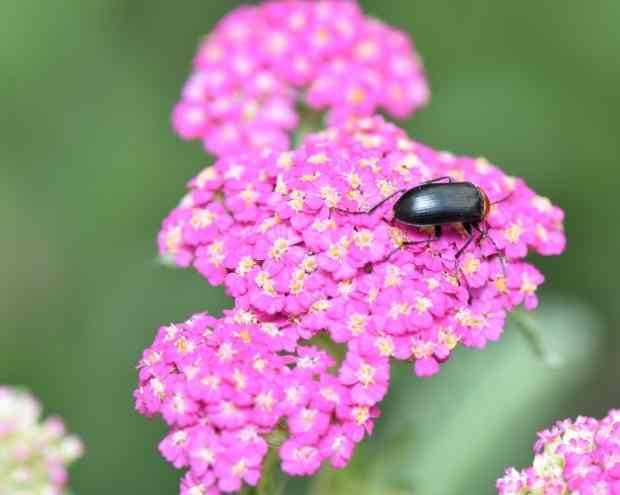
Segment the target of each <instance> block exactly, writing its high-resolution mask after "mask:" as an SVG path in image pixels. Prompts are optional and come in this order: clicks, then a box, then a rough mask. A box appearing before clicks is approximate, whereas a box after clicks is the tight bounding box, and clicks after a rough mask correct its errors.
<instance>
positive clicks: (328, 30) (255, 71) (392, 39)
mask: <svg viewBox="0 0 620 495" xmlns="http://www.w3.org/2000/svg"><path fill="white" fill-rule="evenodd" d="M428 98H429V90H428V86H427V82H426V79H425V76H424V72H423V69H422V64H421V62H420V60H419V58H418V55H417V54H416V53H415V51H414V49H413V47H412V45H411V42H410V41H409V38H408V36H407V35H405V34H404V33H401V32H399V31H396V30H395V29H393V28H391V27H388V26H386V25H384V24H382V23H381V22H379V21H378V20H375V19H372V18H368V17H366V16H364V15H363V13H362V12H361V10H360V8H359V7H358V5H357V4H356V2H354V1H346V0H344V1H343V0H321V1H309V0H275V1H270V2H265V3H262V4H260V5H257V6H244V7H240V8H238V9H236V10H234V11H232V12H231V13H230V14H228V15H227V16H226V17H225V18H224V19H222V20H221V21H220V23H219V24H218V25H217V26H216V28H215V30H214V31H213V32H212V33H210V34H209V35H208V36H207V37H206V39H205V41H204V42H203V43H202V45H201V46H200V48H199V50H198V53H197V54H196V56H195V58H194V70H193V72H192V74H191V76H190V78H189V80H188V81H187V83H186V84H185V87H184V89H183V92H182V98H181V101H180V102H179V103H178V104H177V105H176V107H175V109H174V112H173V125H174V128H175V129H176V131H177V132H178V134H179V135H180V136H181V137H183V138H184V139H202V140H203V142H204V146H205V148H206V149H207V150H208V151H210V152H212V153H214V154H216V155H226V154H230V153H231V152H233V153H236V152H238V150H240V149H244V150H247V149H263V148H275V149H286V148H287V146H288V142H289V137H288V133H289V132H290V131H291V130H293V129H295V128H296V127H297V125H298V124H299V115H298V112H297V109H296V105H297V104H298V103H300V102H303V103H304V104H305V105H307V106H309V107H310V108H312V109H329V119H330V122H331V123H336V122H342V121H343V120H346V119H348V118H350V117H360V116H369V115H372V114H373V113H374V111H376V110H377V109H379V108H383V109H385V110H386V111H387V112H389V113H390V114H392V115H394V116H397V117H404V116H406V115H408V114H410V113H411V112H413V111H414V110H416V109H417V108H418V107H420V106H422V105H424V104H425V103H426V102H427V100H428Z"/></svg>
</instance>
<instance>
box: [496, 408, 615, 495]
mask: <svg viewBox="0 0 620 495" xmlns="http://www.w3.org/2000/svg"><path fill="white" fill-rule="evenodd" d="M534 452H535V453H536V456H535V457H534V463H533V465H532V466H531V467H528V468H527V469H524V470H522V471H518V470H516V469H515V468H510V469H507V470H506V473H505V476H504V477H503V478H501V479H499V480H498V481H497V490H498V493H499V494H500V495H573V494H580V495H620V410H612V411H610V412H609V414H608V415H607V416H606V417H605V418H603V419H601V420H597V419H594V418H588V417H583V416H580V417H578V418H577V419H576V420H575V421H572V420H570V419H566V420H564V421H558V422H557V423H556V424H555V425H554V426H553V427H552V428H551V429H549V430H545V431H543V432H541V433H539V434H538V440H537V442H536V443H535V445H534Z"/></svg>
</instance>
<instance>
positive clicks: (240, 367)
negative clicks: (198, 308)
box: [135, 309, 389, 495]
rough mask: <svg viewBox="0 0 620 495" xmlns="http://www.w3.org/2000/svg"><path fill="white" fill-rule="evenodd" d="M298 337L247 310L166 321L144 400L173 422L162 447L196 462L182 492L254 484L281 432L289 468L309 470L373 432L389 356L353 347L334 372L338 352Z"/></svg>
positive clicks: (338, 459)
mask: <svg viewBox="0 0 620 495" xmlns="http://www.w3.org/2000/svg"><path fill="white" fill-rule="evenodd" d="M298 337H299V336H298V333H297V330H296V328H295V327H294V326H292V325H291V324H290V323H289V322H287V321H286V320H282V319H278V318H271V317H266V316H264V315H262V316H261V315H259V314H258V313H255V312H251V311H248V310H242V309H236V310H233V311H228V312H226V314H225V316H224V317H223V318H221V319H216V318H213V317H211V316H209V315H207V314H198V315H195V316H193V317H192V318H191V319H189V320H188V321H186V322H185V323H181V324H173V325H170V326H166V327H162V328H160V330H159V332H158V334H157V337H156V339H155V342H154V343H153V345H152V346H151V347H150V348H148V349H146V351H145V352H144V356H143V359H142V360H141V362H140V365H139V369H140V374H139V376H140V385H139V388H138V390H137V391H136V393H135V398H136V407H137V409H138V410H139V411H140V412H141V413H142V414H145V415H147V416H153V415H155V414H160V415H161V416H163V418H164V420H165V421H166V422H167V423H168V425H169V426H170V428H171V431H170V433H169V434H168V436H166V438H164V440H163V441H162V442H161V444H160V450H161V452H162V454H163V456H164V457H165V458H166V459H167V460H168V461H169V462H171V463H172V464H173V465H174V466H176V467H177V468H187V469H188V472H187V475H186V476H185V478H184V479H183V481H182V484H181V493H182V494H187V495H195V494H217V493H220V492H226V493H229V492H235V491H238V490H240V489H241V488H242V486H243V484H244V482H245V483H247V484H248V485H256V484H257V482H258V480H259V478H260V476H261V465H262V462H263V460H264V457H265V455H266V454H267V451H268V448H269V443H268V442H269V441H270V439H272V438H273V434H274V433H275V434H276V435H277V436H280V437H282V436H284V437H286V441H285V442H284V443H283V444H282V445H281V447H280V449H279V453H280V456H281V458H282V469H283V470H284V471H285V472H287V473H289V474H293V475H306V474H312V473H314V472H316V471H317V470H318V469H319V467H320V465H321V463H322V462H323V461H329V462H330V463H331V464H332V466H334V467H337V468H339V467H343V466H344V465H345V464H346V463H347V461H348V460H349V458H350V456H351V454H352V451H353V447H354V445H355V444H356V443H358V442H359V441H361V440H362V438H363V437H364V435H365V434H366V433H367V432H370V431H371V430H372V426H373V420H374V418H375V417H376V416H377V415H378V411H377V408H376V404H377V402H378V401H380V400H381V399H382V398H383V396H384V394H385V392H386V390H387V386H388V375H389V373H388V369H387V367H388V362H387V358H385V357H382V356H380V355H379V354H378V353H376V352H372V351H370V352H369V351H365V350H362V349H355V348H354V347H351V348H350V349H349V351H348V353H347V356H346V357H345V360H344V362H343V364H342V366H341V369H340V370H339V373H338V374H332V373H331V372H330V371H332V368H333V367H334V365H335V361H334V359H333V358H332V357H330V356H329V355H328V354H327V353H326V352H325V351H323V350H321V349H319V348H315V347H310V346H300V345H298V343H297V340H298ZM270 434H271V435H270Z"/></svg>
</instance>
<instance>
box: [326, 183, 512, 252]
mask: <svg viewBox="0 0 620 495" xmlns="http://www.w3.org/2000/svg"><path fill="white" fill-rule="evenodd" d="M442 181H447V182H445V183H442ZM398 194H401V196H400V197H399V198H398V200H397V201H396V202H395V203H394V206H393V211H394V218H395V219H396V220H397V221H398V222H400V223H402V224H405V225H408V226H411V227H434V229H435V237H433V238H430V239H424V240H417V241H406V242H404V243H403V246H407V245H412V244H423V243H427V242H433V241H437V240H439V239H440V238H441V232H442V226H443V225H454V224H457V225H462V227H463V229H464V230H465V232H466V233H467V236H468V237H467V240H466V241H465V243H464V244H463V245H462V246H461V247H460V248H459V250H458V251H457V252H456V254H455V256H454V261H455V263H457V262H458V258H459V257H460V256H461V255H462V254H463V253H464V252H465V250H466V249H467V247H468V246H469V245H470V244H471V243H472V242H473V240H474V239H475V237H474V233H473V230H476V231H477V232H479V233H480V239H482V238H488V239H489V240H490V241H491V243H492V244H495V242H494V241H493V239H492V238H491V237H488V236H487V231H486V230H483V229H482V228H481V227H480V225H481V223H482V222H484V220H485V219H486V217H487V216H488V214H489V211H490V210H491V205H493V204H497V203H501V202H502V201H505V200H506V199H508V198H509V197H510V194H508V195H507V196H506V197H504V198H502V199H500V200H499V201H495V202H493V203H491V202H490V200H489V197H488V196H487V194H486V193H485V192H484V190H483V189H481V188H480V187H478V186H476V185H474V184H472V183H471V182H454V181H453V179H452V177H450V176H445V177H437V178H436V179H432V180H429V181H426V182H423V183H422V184H419V185H417V186H415V187H413V188H411V189H408V190H403V189H399V190H397V191H395V192H394V193H392V194H390V195H389V196H387V197H386V198H384V199H382V200H381V201H380V202H379V203H377V204H376V205H374V206H373V207H372V208H370V210H367V211H353V212H350V211H346V210H338V211H340V212H343V213H353V214H372V213H374V212H375V211H376V210H377V209H378V208H379V207H380V206H382V205H383V204H385V203H386V202H387V201H389V200H391V199H392V198H394V197H395V196H397V195H398ZM495 249H496V251H497V253H498V255H499V257H500V259H501V260H502V264H504V257H503V255H502V254H500V252H499V249H498V247H497V246H495ZM388 257H389V256H388Z"/></svg>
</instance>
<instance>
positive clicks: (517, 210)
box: [159, 118, 565, 375]
mask: <svg viewBox="0 0 620 495" xmlns="http://www.w3.org/2000/svg"><path fill="white" fill-rule="evenodd" d="M446 175H449V176H451V177H453V178H455V179H457V180H465V181H471V182H473V183H474V184H476V185H478V186H479V187H481V188H482V189H483V190H484V191H485V192H486V194H487V195H488V196H489V198H490V200H491V202H496V201H499V203H497V204H495V205H493V206H492V208H491V211H490V214H489V216H488V217H487V219H486V220H485V222H484V224H483V225H482V228H483V230H488V235H487V236H484V237H481V236H479V237H481V238H480V239H478V240H477V241H476V242H475V243H472V244H471V245H470V247H469V248H468V249H467V250H466V252H465V253H464V254H463V255H462V256H461V257H460V258H459V260H458V263H455V254H456V251H457V250H458V249H459V248H460V247H461V246H462V245H463V243H464V242H465V235H464V233H463V232H462V230H461V229H459V228H458V226H455V227H448V228H445V229H444V234H443V236H442V238H441V240H439V241H436V242H429V243H421V244H416V245H408V246H407V245H405V243H406V242H407V241H416V240H417V241H419V240H423V239H430V238H431V237H432V232H427V231H425V230H423V229H419V228H414V227H407V226H404V225H403V224H400V223H398V222H397V221H395V220H394V219H393V218H392V204H393V201H394V200H392V201H388V202H386V203H385V205H383V206H382V207H380V208H378V209H377V210H376V211H375V212H374V213H373V214H372V215H370V214H366V213H363V214H354V213H351V212H365V211H367V210H368V209H369V208H370V207H371V206H373V205H375V204H377V203H378V202H379V201H380V200H381V199H382V198H385V197H387V196H389V195H390V194H392V193H393V192H395V191H398V190H401V189H408V188H411V187H413V186H415V185H418V184H420V183H421V182H423V181H426V180H429V179H433V178H436V177H440V176H446ZM562 220H563V213H562V211H561V210H560V209H559V208H557V207H555V206H553V205H552V204H551V203H550V202H549V200H548V199H546V198H544V197H542V196H538V195H537V194H535V193H534V192H533V191H532V190H531V189H529V188H528V187H527V186H526V185H525V183H524V182H523V181H522V180H520V179H517V178H513V177H509V176H507V175H505V174H504V173H503V172H501V171H500V170H499V169H498V168H496V167H494V166H492V165H490V164H489V163H488V162H487V161H485V160H483V159H473V158H468V157H459V156H454V155H451V154H449V153H442V152H437V151H434V150H432V149H430V148H428V147H426V146H424V145H422V144H419V143H416V142H413V141H411V140H409V139H408V138H407V136H406V134H405V133H404V131H402V130H400V129H398V128H397V127H395V126H394V125H391V124H388V123H386V122H385V121H383V120H382V119H381V118H372V119H364V120H360V121H356V122H354V123H351V122H349V123H347V124H346V125H344V126H342V127H336V128H332V129H329V130H327V131H325V132H322V133H319V134H315V135H310V136H309V137H308V138H307V139H306V140H305V142H304V144H303V145H302V146H301V147H300V148H299V149H298V150H296V151H291V152H282V153H271V154H270V153H266V154H263V155H262V156H259V157H251V156H245V157H242V158H237V159H235V158H228V159H226V160H220V161H218V162H217V163H216V164H215V166H214V167H209V168H207V169H205V170H204V171H203V172H202V173H201V174H200V175H199V176H198V177H197V178H196V179H194V180H193V181H192V182H191V183H190V192H189V193H188V195H187V196H186V197H185V198H184V199H183V201H182V203H181V205H180V206H179V207H178V208H177V209H175V210H174V211H173V212H172V213H171V215H170V216H169V217H168V218H167V219H166V220H165V221H164V224H163V229H162V231H161V233H160V237H159V241H160V243H159V244H160V250H161V252H162V254H163V255H165V256H170V257H173V258H174V260H175V261H176V263H177V264H179V265H182V266H187V265H189V264H192V263H193V265H194V266H195V267H196V268H197V269H198V271H199V272H200V273H201V274H203V275H204V276H205V277H206V278H207V279H208V280H209V281H210V282H211V283H212V284H219V283H221V282H223V283H224V284H225V286H226V288H227V290H228V292H229V294H230V295H232V296H234V297H235V298H236V299H237V300H238V301H241V302H242V303H243V304H246V305H248V306H249V307H253V308H255V309H256V310H259V311H262V312H265V313H268V314H272V315H288V317H294V318H293V319H292V321H293V323H291V326H293V327H294V328H295V332H297V333H298V334H299V335H301V336H303V337H304V338H309V337H312V336H313V335H314V334H315V333H316V332H318V331H320V330H327V331H329V333H330V335H331V337H332V338H333V340H335V341H336V342H346V343H348V344H352V343H355V346H357V347H358V348H361V349H371V348H372V349H376V350H378V351H379V352H380V353H381V355H383V356H386V357H387V356H392V357H396V358H399V359H411V360H415V371H416V373H417V374H418V375H431V374H434V373H436V372H437V371H438V370H439V364H440V363H441V362H443V361H445V360H446V359H448V357H449V355H450V353H451V351H452V349H453V348H454V347H455V346H456V345H457V344H458V343H461V344H463V345H465V346H468V347H477V348H481V347H484V346H485V345H486V343H487V341H489V340H497V339H498V338H499V337H500V335H501V333H502V330H503V327H504V320H505V317H506V312H507V311H510V310H511V309H513V308H514V307H515V306H517V305H523V306H524V307H525V308H527V309H532V308H534V307H535V306H536V305H537V299H536V289H537V287H538V285H539V284H540V283H541V282H542V281H543V276H542V275H541V274H540V272H539V271H538V270H536V268H534V267H533V266H532V265H530V264H528V263H526V262H524V261H523V258H524V257H525V256H526V255H527V253H528V251H529V250H530V249H533V250H534V251H536V252H538V253H540V254H543V255H550V254H558V253H560V252H561V251H562V250H563V249H564V244H565V239H564V234H563V228H562ZM500 255H501V256H500ZM502 258H503V259H505V263H504V264H503V263H502ZM457 265H458V269H457ZM504 265H505V266H504Z"/></svg>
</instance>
